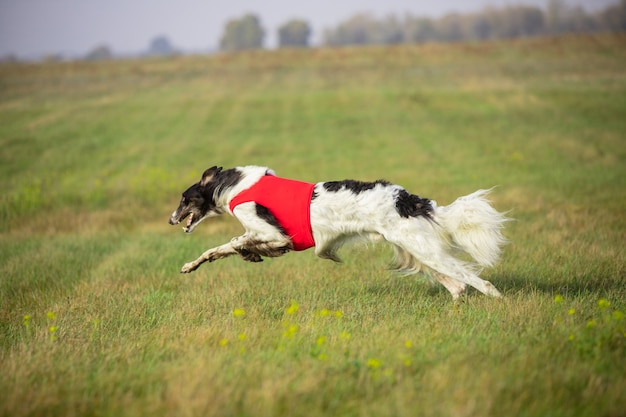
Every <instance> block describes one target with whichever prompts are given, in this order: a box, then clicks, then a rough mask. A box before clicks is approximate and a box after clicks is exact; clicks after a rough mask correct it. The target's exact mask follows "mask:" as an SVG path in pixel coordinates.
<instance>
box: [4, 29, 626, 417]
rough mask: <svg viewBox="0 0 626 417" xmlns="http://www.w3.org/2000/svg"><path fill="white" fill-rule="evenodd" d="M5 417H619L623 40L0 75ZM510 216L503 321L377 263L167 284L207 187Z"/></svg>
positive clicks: (378, 250) (163, 62)
mask: <svg viewBox="0 0 626 417" xmlns="http://www.w3.org/2000/svg"><path fill="white" fill-rule="evenodd" d="M0 145H1V146H0V154H1V157H0V158H1V164H0V185H1V187H2V194H1V200H0V216H1V218H2V222H1V223H0V277H1V278H0V415H5V416H12V417H19V416H51V415H54V416H57V415H58V416H84V415H92V416H143V415H155V416H312V417H314V416H343V415H347V416H357V415H362V416H438V417H439V416H498V417H500V416H547V415H550V416H594V417H595V416H607V417H608V416H615V417H616V416H621V415H623V414H624V410H626V396H624V393H625V392H626V318H625V317H624V314H625V312H626V250H625V249H624V246H625V241H626V239H625V238H626V180H625V178H626V36H611V35H603V36H580V37H564V38H556V39H552V38H551V39H533V40H523V41H509V42H489V43H477V44H456V45H438V44H433V45H415V46H399V47H368V48H345V49H316V50H281V51H273V52H268V51H264V52H247V53H240V54H232V55H231V54H220V55H215V56H208V57H176V58H168V59H145V60H136V61H131V60H129V61H119V62H116V61H113V62H102V63H88V62H76V63H47V64H4V65H0ZM244 164H257V165H267V166H270V167H272V168H273V169H274V170H276V171H277V172H278V174H279V175H282V176H288V177H293V178H298V179H302V180H306V181H311V182H317V181H322V180H335V179H344V178H358V179H363V180H375V179H378V178H385V179H387V180H390V181H392V182H395V183H399V184H401V185H403V186H404V187H406V188H407V189H409V190H410V191H412V192H413V193H416V194H419V195H421V196H424V197H428V198H432V199H435V200H437V202H438V203H439V204H448V203H450V202H451V201H453V200H454V199H455V198H456V197H458V196H460V195H464V194H468V193H470V192H472V191H474V190H476V189H478V188H488V187H492V186H498V187H497V188H496V189H495V191H494V193H493V195H492V197H493V202H494V205H495V206H496V207H497V208H498V209H499V210H501V211H507V210H510V214H509V215H510V216H512V217H514V218H515V221H514V222H511V223H509V224H508V225H507V229H506V232H505V234H506V236H507V237H508V238H509V239H510V241H511V243H510V244H509V245H508V246H507V247H506V250H505V254H504V256H503V259H502V262H501V263H500V265H499V266H498V267H496V268H494V269H490V270H486V271H484V272H483V274H482V276H483V277H484V278H485V279H488V280H489V281H491V282H492V283H493V284H494V285H495V286H496V287H498V288H499V289H500V290H501V291H502V292H503V293H504V295H505V297H504V298H503V299H502V300H495V299H492V298H488V297H485V296H482V295H481V294H480V293H478V292H476V291H473V292H470V293H469V295H468V296H467V297H465V299H464V300H463V301H462V302H459V303H453V302H452V299H451V297H450V296H449V294H448V293H447V291H445V289H443V288H442V287H441V288H439V287H432V286H430V285H429V284H428V283H427V282H426V280H424V279H422V278H420V277H396V276H394V275H392V274H390V273H389V272H387V271H386V267H387V265H388V262H389V261H390V259H391V255H392V252H391V250H390V249H389V248H387V247H385V246H372V247H361V248H350V249H348V248H346V249H344V250H343V251H342V253H341V255H342V257H343V259H344V260H345V263H343V264H340V265H337V264H334V263H332V262H329V261H323V260H319V259H316V258H315V256H314V254H313V252H312V251H307V252H302V253H293V254H289V255H287V256H285V257H283V258H280V259H269V260H266V261H265V262H264V263H262V264H249V263H245V262H242V261H241V260H239V259H235V258H230V259H227V260H223V261H220V262H216V263H213V264H210V265H209V264H207V265H205V266H203V267H201V268H200V269H199V270H198V271H196V272H195V273H194V274H192V275H189V276H181V275H179V273H178V271H179V269H180V267H181V265H182V264H183V263H185V262H187V261H190V260H192V259H194V258H195V257H196V256H197V255H199V254H200V253H201V252H202V251H203V250H205V249H207V248H208V247H210V246H214V245H217V244H220V243H223V242H225V241H226V240H228V239H230V238H231V237H233V236H236V235H237V234H239V233H241V228H240V226H239V225H238V223H237V222H236V221H234V220H233V219H232V218H220V219H216V220H213V221H211V222H207V223H205V224H203V225H201V226H200V227H199V228H198V230H197V231H196V232H195V233H194V234H192V235H184V233H183V232H182V231H181V230H180V228H178V227H171V226H169V225H168V224H167V220H168V217H169V214H170V213H171V212H172V210H174V209H175V208H176V205H177V203H178V200H179V196H180V193H181V192H182V191H183V190H184V189H185V188H186V187H187V186H188V185H190V184H191V183H192V182H195V181H197V180H198V179H199V177H200V175H201V173H202V171H203V170H204V169H205V168H208V167H209V166H211V165H223V166H225V167H231V166H235V165H244Z"/></svg>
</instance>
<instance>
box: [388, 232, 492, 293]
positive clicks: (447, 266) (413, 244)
mask: <svg viewBox="0 0 626 417" xmlns="http://www.w3.org/2000/svg"><path fill="white" fill-rule="evenodd" d="M409 232H411V231H409ZM421 232H422V233H421V234H418V233H407V231H406V230H404V231H402V230H401V229H399V231H398V230H396V231H394V233H389V234H387V235H386V236H385V238H386V239H387V240H388V241H390V242H391V243H393V244H395V245H398V246H399V247H400V248H402V249H403V250H404V251H406V252H408V253H409V254H410V255H411V256H412V257H414V258H415V261H413V262H415V263H416V264H417V263H419V264H422V265H424V266H426V267H427V268H429V269H430V270H431V271H432V272H433V276H434V277H435V279H437V280H438V281H439V282H440V283H441V284H442V285H443V286H444V287H446V288H447V289H448V291H450V293H451V294H452V297H454V298H455V299H456V298H458V297H459V296H460V294H461V293H462V285H459V284H466V285H471V286H472V287H474V288H476V289H477V290H478V291H480V292H482V293H483V294H487V295H491V296H493V297H501V296H502V295H501V294H500V292H499V291H498V290H497V289H496V287H494V286H493V284H491V283H490V282H489V281H485V280H482V279H480V278H479V277H478V276H477V275H476V274H475V273H474V272H473V271H472V270H471V266H470V265H467V264H466V263H464V262H463V261H461V260H459V259H457V258H455V257H454V256H452V255H450V254H449V253H448V252H447V248H445V247H444V245H443V243H442V241H441V240H440V239H439V237H438V236H437V235H434V234H430V233H428V230H427V229H422V230H421ZM454 281H459V283H454ZM463 289H464V288H463Z"/></svg>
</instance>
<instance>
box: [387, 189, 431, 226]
mask: <svg viewBox="0 0 626 417" xmlns="http://www.w3.org/2000/svg"><path fill="white" fill-rule="evenodd" d="M396 210H397V211H398V214H399V215H400V216H402V217H405V218H407V217H417V216H424V217H426V218H427V219H432V213H433V206H432V205H431V204H430V200H429V199H427V198H421V197H420V196H417V195H415V194H409V193H408V192H407V191H406V190H400V192H399V193H398V195H397V196H396Z"/></svg>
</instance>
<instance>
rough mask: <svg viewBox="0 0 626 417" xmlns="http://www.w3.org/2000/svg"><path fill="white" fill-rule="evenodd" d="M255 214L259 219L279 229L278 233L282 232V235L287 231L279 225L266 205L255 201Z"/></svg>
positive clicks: (285, 234)
mask: <svg viewBox="0 0 626 417" xmlns="http://www.w3.org/2000/svg"><path fill="white" fill-rule="evenodd" d="M256 215H257V216H259V218H261V220H263V221H265V222H266V223H268V224H269V225H271V226H274V227H275V228H277V229H278V230H280V233H282V234H283V236H287V232H286V231H285V229H284V228H283V227H282V226H281V225H280V223H278V220H276V217H274V215H273V214H272V212H271V211H270V210H269V209H268V208H267V207H265V206H263V205H261V204H259V203H256Z"/></svg>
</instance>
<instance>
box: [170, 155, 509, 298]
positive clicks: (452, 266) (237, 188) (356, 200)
mask: <svg viewBox="0 0 626 417" xmlns="http://www.w3.org/2000/svg"><path fill="white" fill-rule="evenodd" d="M237 170H239V171H240V172H241V173H242V174H244V175H243V176H242V179H241V181H240V182H239V183H237V184H236V185H234V186H232V187H231V188H229V189H221V188H219V187H218V188H216V191H215V193H214V201H215V202H216V203H217V205H218V207H219V208H220V209H221V210H222V212H229V213H230V214H233V213H231V212H230V210H229V209H228V204H229V202H230V200H231V199H232V198H234V196H235V195H237V194H238V193H239V192H241V191H243V190H245V189H247V188H249V187H250V186H252V185H253V184H254V183H255V182H256V181H258V180H259V178H261V177H262V176H264V175H267V174H270V175H273V171H271V170H269V169H268V168H266V167H256V166H248V167H239V168H237ZM401 191H403V188H402V187H400V186H398V185H393V184H377V185H376V186H375V187H373V188H372V189H370V190H367V191H361V192H360V193H357V194H355V193H354V192H352V191H350V190H348V189H341V190H339V191H327V190H326V189H325V188H324V183H318V184H316V186H315V198H314V199H313V200H312V202H311V212H310V218H311V229H312V231H313V238H314V240H315V253H316V255H318V256H319V257H321V258H327V259H333V260H335V261H338V260H339V258H338V257H337V251H338V249H339V248H340V247H341V246H343V245H344V244H347V243H352V242H354V241H358V240H365V241H373V242H379V241H387V242H389V243H390V244H391V245H392V246H393V247H394V250H395V253H396V267H397V269H398V270H400V271H401V272H405V273H415V272H423V273H426V274H428V275H430V276H431V277H432V278H434V279H435V280H437V281H438V282H440V283H441V284H442V285H444V286H445V287H446V288H447V289H448V291H450V293H451V294H452V296H453V298H455V299H456V298H458V297H459V296H461V295H462V294H463V293H464V291H465V288H466V285H470V286H472V287H474V288H476V289H478V290H479V291H481V292H482V293H484V294H488V295H492V296H495V297H498V296H500V293H499V292H498V290H497V289H496V288H495V287H494V286H493V285H492V284H491V283H490V282H488V281H484V280H482V279H481V278H479V277H478V275H477V273H478V271H479V269H480V267H481V266H492V265H493V264H494V263H495V262H496V261H497V259H498V257H499V255H500V252H501V249H500V248H501V246H502V245H503V244H504V243H505V239H504V237H503V236H502V233H501V229H502V226H503V224H504V223H505V222H506V221H507V218H506V217H505V216H504V215H502V214H501V213H499V212H497V211H496V210H495V209H494V208H493V207H492V206H491V205H490V204H489V201H488V200H487V196H488V194H489V191H490V190H479V191H476V192H474V193H472V194H470V195H467V196H464V197H460V198H458V199H457V200H456V201H454V202H453V203H452V204H450V205H448V206H437V205H436V203H435V202H434V201H432V202H431V205H432V207H433V212H432V217H431V218H427V217H425V216H417V217H402V216H401V215H400V214H399V213H398V211H397V209H396V197H397V195H398V193H399V192H401ZM235 210H236V214H237V218H238V219H239V220H240V221H241V223H242V225H243V226H244V228H245V229H246V232H245V234H244V235H243V236H240V237H238V238H234V239H233V240H232V241H231V243H229V244H225V245H222V246H219V247H217V248H214V249H210V250H208V251H206V252H205V253H204V254H203V255H202V256H200V257H199V258H198V259H196V260H195V261H193V262H190V263H188V264H185V266H184V267H183V269H182V270H181V272H191V271H193V270H195V269H196V268H198V266H200V265H201V264H202V263H203V262H206V261H213V260H216V259H220V258H223V257H225V256H230V255H234V254H237V253H239V254H240V255H242V256H244V255H243V254H250V253H252V255H247V257H246V256H244V259H246V260H251V261H260V260H261V255H262V256H280V255H282V254H283V253H285V252H287V251H288V250H289V243H290V241H289V239H288V238H287V239H286V238H285V237H284V236H282V234H281V233H280V232H279V231H278V230H277V229H276V228H274V227H272V226H271V225H269V224H268V223H266V222H264V221H263V220H262V219H259V218H258V216H257V215H256V213H255V210H254V203H245V204H242V205H239V206H237V208H236V209H235ZM206 217H210V216H206ZM173 224H174V223H173ZM285 248H286V249H285ZM276 251H278V252H276ZM459 251H460V252H464V253H466V254H467V255H469V256H470V257H471V258H473V260H474V261H475V262H466V261H462V260H460V259H458V258H457V257H455V256H454V254H455V253H457V252H459Z"/></svg>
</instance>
